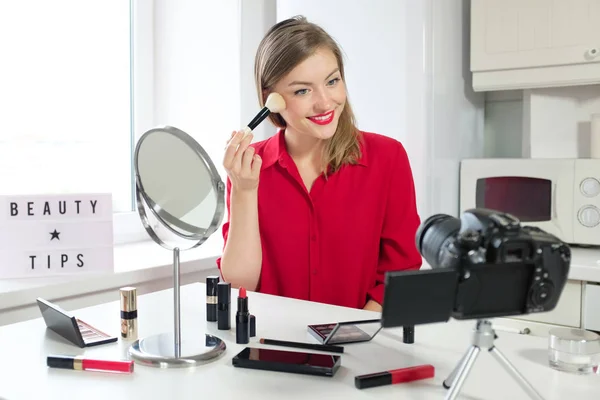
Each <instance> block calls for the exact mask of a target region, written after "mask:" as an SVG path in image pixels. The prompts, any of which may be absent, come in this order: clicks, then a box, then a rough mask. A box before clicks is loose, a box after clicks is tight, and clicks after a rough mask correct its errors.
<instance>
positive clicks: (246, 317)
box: [235, 287, 250, 344]
mask: <svg viewBox="0 0 600 400" xmlns="http://www.w3.org/2000/svg"><path fill="white" fill-rule="evenodd" d="M237 306H238V308H237V313H236V315H235V342H236V343H238V344H245V343H248V342H249V341H250V313H249V312H248V297H247V296H246V289H244V288H243V287H242V288H240V290H239V295H238V304H237Z"/></svg>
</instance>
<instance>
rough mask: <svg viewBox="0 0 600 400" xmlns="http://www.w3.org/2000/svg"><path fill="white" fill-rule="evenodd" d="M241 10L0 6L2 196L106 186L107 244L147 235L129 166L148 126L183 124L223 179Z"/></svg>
mask: <svg viewBox="0 0 600 400" xmlns="http://www.w3.org/2000/svg"><path fill="white" fill-rule="evenodd" d="M238 15H239V4H238V1H237V0H227V1H221V2H216V3H207V2H176V3H173V2H169V1H167V0H130V1H123V0H106V1H102V2H81V1H78V0H61V1H56V2H48V1H45V0H21V1H18V2H17V1H15V2H2V3H0V52H1V54H2V59H3V62H2V63H1V64H0V87H1V88H2V90H0V110H1V111H0V113H1V114H2V116H3V118H2V119H3V120H2V123H3V129H2V131H0V174H1V176H2V178H3V179H2V186H1V189H0V194H41V193H76V192H96V193H97V192H110V193H112V196H113V211H114V213H115V214H114V226H115V229H114V231H115V242H116V243H122V242H126V241H133V240H144V239H147V238H148V236H147V235H146V233H145V232H144V231H143V229H142V225H141V223H140V221H139V216H138V215H137V212H136V206H135V199H134V194H135V192H134V185H135V182H134V177H133V165H132V159H133V150H134V147H135V144H136V142H137V139H139V137H140V136H141V135H142V134H143V133H144V132H145V131H147V130H148V129H151V128H153V127H155V126H157V125H172V126H175V127H177V128H179V129H182V130H184V131H186V132H187V133H189V134H190V135H192V136H193V137H194V138H195V139H196V140H197V141H198V142H199V143H200V144H201V145H202V146H203V147H204V148H205V150H207V152H208V153H209V155H210V156H211V158H212V160H213V162H214V163H215V165H216V166H217V169H218V170H219V172H220V173H221V175H222V178H223V179H225V172H224V170H223V168H222V166H221V160H222V152H223V149H224V146H225V141H226V140H227V138H228V136H229V132H231V130H233V129H240V128H241V126H240V118H239V114H240V112H239V109H240V104H239V102H240V100H239V93H240V83H239V81H240V77H239V73H240V70H239V18H238ZM209 16H210V17H209ZM7 61H8V62H7Z"/></svg>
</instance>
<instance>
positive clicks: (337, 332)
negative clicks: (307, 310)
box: [308, 319, 381, 344]
mask: <svg viewBox="0 0 600 400" xmlns="http://www.w3.org/2000/svg"><path fill="white" fill-rule="evenodd" d="M380 330H381V320H379V319H366V320H361V321H345V322H332V323H328V324H316V325H308V332H309V333H310V334H311V335H312V336H313V337H314V338H315V339H317V340H318V341H319V343H322V344H343V343H360V342H368V341H370V340H371V339H373V338H374V337H375V335H377V333H379V331H380Z"/></svg>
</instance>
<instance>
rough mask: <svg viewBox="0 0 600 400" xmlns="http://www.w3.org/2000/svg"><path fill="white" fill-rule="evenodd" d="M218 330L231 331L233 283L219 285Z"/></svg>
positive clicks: (220, 283)
mask: <svg viewBox="0 0 600 400" xmlns="http://www.w3.org/2000/svg"><path fill="white" fill-rule="evenodd" d="M217 328H218V329H219V330H222V331H225V330H228V329H231V283H229V282H219V283H218V284H217Z"/></svg>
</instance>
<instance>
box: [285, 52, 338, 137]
mask: <svg viewBox="0 0 600 400" xmlns="http://www.w3.org/2000/svg"><path fill="white" fill-rule="evenodd" d="M274 91H275V92H277V93H279V94H280V95H282V96H283V98H284V99H285V103H286V109H285V110H283V111H282V112H281V113H280V114H281V116H282V117H283V119H284V120H285V122H286V123H287V129H288V130H291V131H293V132H294V133H296V134H302V135H309V136H312V137H315V138H318V139H329V138H330V137H332V136H333V134H334V133H335V131H336V129H337V125H338V121H339V118H340V114H341V113H342V110H343V109H344V105H345V104H346V86H345V84H344V82H343V81H342V76H341V74H340V71H339V66H338V63H337V60H336V58H335V56H334V55H333V52H331V50H329V49H326V48H323V49H319V50H317V51H316V52H315V54H313V55H312V56H310V57H309V58H307V59H306V60H304V61H303V62H301V63H300V64H298V65H297V66H296V67H295V68H294V69H293V70H292V71H290V73H289V74H287V75H286V76H285V77H283V78H282V79H281V80H280V81H279V82H277V84H276V85H275V87H274Z"/></svg>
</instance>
